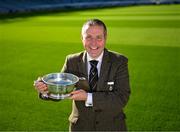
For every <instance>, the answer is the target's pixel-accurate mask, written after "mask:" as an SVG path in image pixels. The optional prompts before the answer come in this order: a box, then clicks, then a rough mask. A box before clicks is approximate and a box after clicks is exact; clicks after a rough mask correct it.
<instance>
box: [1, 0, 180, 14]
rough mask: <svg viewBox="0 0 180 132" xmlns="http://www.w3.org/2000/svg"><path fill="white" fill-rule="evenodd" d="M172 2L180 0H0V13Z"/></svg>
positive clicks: (179, 1)
mask: <svg viewBox="0 0 180 132" xmlns="http://www.w3.org/2000/svg"><path fill="white" fill-rule="evenodd" d="M161 3H162V4H172V3H180V0H86V1H84V0H0V15H4V14H16V13H28V12H34V11H53V10H67V9H81V8H83V9H84V8H96V7H109V6H127V5H138V4H161Z"/></svg>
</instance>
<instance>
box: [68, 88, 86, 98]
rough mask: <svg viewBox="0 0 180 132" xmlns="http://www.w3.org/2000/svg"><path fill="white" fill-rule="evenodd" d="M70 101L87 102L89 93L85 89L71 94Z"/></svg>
mask: <svg viewBox="0 0 180 132" xmlns="http://www.w3.org/2000/svg"><path fill="white" fill-rule="evenodd" d="M70 99H73V100H78V101H86V100H87V92H86V91H84V90H83V89H80V90H75V91H73V92H71V97H70Z"/></svg>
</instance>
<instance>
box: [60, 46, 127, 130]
mask: <svg viewBox="0 0 180 132" xmlns="http://www.w3.org/2000/svg"><path fill="white" fill-rule="evenodd" d="M86 54H87V53H86V51H84V52H81V53H77V54H73V55H69V56H67V58H66V61H65V64H64V66H63V69H62V72H67V73H72V74H75V75H77V76H78V77H85V78H86V80H88V73H87V58H86ZM127 62H128V60H127V58H126V57H124V56H122V55H120V54H118V53H115V52H112V51H108V50H107V49H105V50H104V55H103V60H102V65H101V70H100V76H99V80H98V85H97V90H96V92H93V107H86V106H85V102H84V101H73V107H72V113H71V115H70V117H69V121H70V130H72V131H81V130H83V131H103V130H108V131H112V130H116V131H118V130H126V125H125V114H124V113H123V108H124V106H125V105H126V104H127V102H128V99H129V95H130V87H129V75H128V66H127ZM87 82H88V81H87ZM108 82H114V85H108ZM78 85H79V86H78V87H81V88H83V87H82V85H81V84H78ZM83 89H85V90H86V91H88V89H89V88H88V87H85V86H84V88H83Z"/></svg>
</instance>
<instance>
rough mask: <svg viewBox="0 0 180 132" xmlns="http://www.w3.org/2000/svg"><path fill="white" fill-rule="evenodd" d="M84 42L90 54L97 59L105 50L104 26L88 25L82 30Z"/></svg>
mask: <svg viewBox="0 0 180 132" xmlns="http://www.w3.org/2000/svg"><path fill="white" fill-rule="evenodd" d="M82 42H83V45H84V48H85V50H86V51H87V52H88V53H89V55H90V56H91V57H92V58H94V59H96V58H97V57H99V56H100V54H101V53H102V52H103V50H104V47H105V42H106V36H105V35H104V29H103V27H102V26H87V27H85V28H84V31H83V32H82Z"/></svg>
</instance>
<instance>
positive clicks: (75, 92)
mask: <svg viewBox="0 0 180 132" xmlns="http://www.w3.org/2000/svg"><path fill="white" fill-rule="evenodd" d="M80 92H82V90H81V89H80V90H75V91H72V92H71V94H78V93H80Z"/></svg>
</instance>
